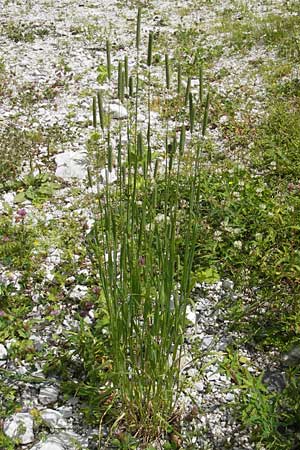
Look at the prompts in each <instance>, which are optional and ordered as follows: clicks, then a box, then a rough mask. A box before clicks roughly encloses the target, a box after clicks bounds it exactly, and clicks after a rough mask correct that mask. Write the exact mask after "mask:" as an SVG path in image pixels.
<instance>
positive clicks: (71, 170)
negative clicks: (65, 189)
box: [55, 151, 87, 180]
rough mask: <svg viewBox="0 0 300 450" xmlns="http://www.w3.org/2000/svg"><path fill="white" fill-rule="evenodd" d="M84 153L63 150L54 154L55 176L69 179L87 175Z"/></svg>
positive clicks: (81, 177)
mask: <svg viewBox="0 0 300 450" xmlns="http://www.w3.org/2000/svg"><path fill="white" fill-rule="evenodd" d="M85 159H86V153H85V152H73V151H69V152H64V153H59V154H58V155H56V156H55V162H56V166H57V168H56V171H55V175H56V176H57V177H60V178H63V179H64V180H70V179H72V178H77V179H79V180H83V179H85V178H86V176H87V169H86V164H85Z"/></svg>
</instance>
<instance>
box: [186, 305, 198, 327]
mask: <svg viewBox="0 0 300 450" xmlns="http://www.w3.org/2000/svg"><path fill="white" fill-rule="evenodd" d="M186 318H187V320H189V321H190V322H192V323H193V324H195V323H196V313H195V311H193V310H192V308H191V307H189V306H188V307H187V309H186Z"/></svg>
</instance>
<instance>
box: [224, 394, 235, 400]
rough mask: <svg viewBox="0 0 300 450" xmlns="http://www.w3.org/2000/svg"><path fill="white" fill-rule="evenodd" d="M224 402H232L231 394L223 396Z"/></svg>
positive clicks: (232, 395)
mask: <svg viewBox="0 0 300 450" xmlns="http://www.w3.org/2000/svg"><path fill="white" fill-rule="evenodd" d="M225 400H226V402H232V401H233V400H234V394H232V393H231V392H228V393H227V394H226V395H225Z"/></svg>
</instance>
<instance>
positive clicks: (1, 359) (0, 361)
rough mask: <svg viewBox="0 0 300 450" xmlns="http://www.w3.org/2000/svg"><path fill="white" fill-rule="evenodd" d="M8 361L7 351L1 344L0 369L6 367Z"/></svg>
mask: <svg viewBox="0 0 300 450" xmlns="http://www.w3.org/2000/svg"><path fill="white" fill-rule="evenodd" d="M6 359H7V350H6V348H5V346H4V345H3V344H0V367H3V366H5V364H6Z"/></svg>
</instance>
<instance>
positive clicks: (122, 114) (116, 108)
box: [104, 103, 128, 120]
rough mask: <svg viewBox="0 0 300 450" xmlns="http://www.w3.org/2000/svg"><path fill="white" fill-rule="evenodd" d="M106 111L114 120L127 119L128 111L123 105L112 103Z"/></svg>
mask: <svg viewBox="0 0 300 450" xmlns="http://www.w3.org/2000/svg"><path fill="white" fill-rule="evenodd" d="M104 110H105V111H106V112H107V113H109V114H111V116H112V118H113V119H119V120H122V119H127V117H128V112H127V109H126V108H125V107H124V106H123V105H122V104H121V103H110V104H109V105H107V106H106V107H105V108H104Z"/></svg>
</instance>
